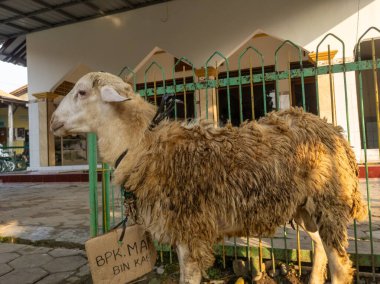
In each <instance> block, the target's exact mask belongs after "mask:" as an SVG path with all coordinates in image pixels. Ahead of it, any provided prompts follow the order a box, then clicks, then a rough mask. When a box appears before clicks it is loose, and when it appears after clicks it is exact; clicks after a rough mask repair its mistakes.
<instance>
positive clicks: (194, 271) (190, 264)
mask: <svg viewBox="0 0 380 284" xmlns="http://www.w3.org/2000/svg"><path fill="white" fill-rule="evenodd" d="M177 255H178V261H179V267H180V272H181V276H180V282H179V283H180V284H199V283H201V279H202V273H201V269H200V268H199V264H198V263H197V262H196V261H194V260H193V259H192V258H191V256H190V251H189V247H188V246H187V245H186V244H179V245H177Z"/></svg>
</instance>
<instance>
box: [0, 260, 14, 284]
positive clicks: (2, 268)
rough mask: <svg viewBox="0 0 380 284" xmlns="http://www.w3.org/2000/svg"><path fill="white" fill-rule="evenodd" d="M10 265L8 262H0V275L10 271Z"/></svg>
mask: <svg viewBox="0 0 380 284" xmlns="http://www.w3.org/2000/svg"><path fill="white" fill-rule="evenodd" d="M12 269H13V268H12V267H10V266H9V265H8V264H5V263H1V264H0V276H2V275H4V274H6V273H8V272H9V271H12ZM0 282H1V278H0Z"/></svg>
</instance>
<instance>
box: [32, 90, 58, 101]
mask: <svg viewBox="0 0 380 284" xmlns="http://www.w3.org/2000/svg"><path fill="white" fill-rule="evenodd" d="M33 96H34V97H35V98H37V99H51V100H54V99H55V98H57V97H59V95H58V94H56V93H52V92H43V93H36V94H33Z"/></svg>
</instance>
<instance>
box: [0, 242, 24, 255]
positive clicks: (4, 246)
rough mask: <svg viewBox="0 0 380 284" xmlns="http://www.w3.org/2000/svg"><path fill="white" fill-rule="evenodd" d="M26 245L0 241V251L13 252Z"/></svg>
mask: <svg viewBox="0 0 380 284" xmlns="http://www.w3.org/2000/svg"><path fill="white" fill-rule="evenodd" d="M25 246H26V245H19V244H8V243H0V253H3V252H14V251H16V250H19V249H21V248H23V247H25Z"/></svg>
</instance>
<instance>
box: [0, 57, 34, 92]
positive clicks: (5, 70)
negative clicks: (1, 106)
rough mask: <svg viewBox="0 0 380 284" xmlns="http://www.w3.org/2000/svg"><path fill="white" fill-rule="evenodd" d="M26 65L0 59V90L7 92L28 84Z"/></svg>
mask: <svg viewBox="0 0 380 284" xmlns="http://www.w3.org/2000/svg"><path fill="white" fill-rule="evenodd" d="M27 80H28V79H27V72H26V67H21V66H19V65H14V64H11V63H6V62H2V61H0V90H3V91H5V92H7V93H9V92H11V91H14V90H16V89H17V88H19V87H21V86H23V85H26V84H27Z"/></svg>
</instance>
